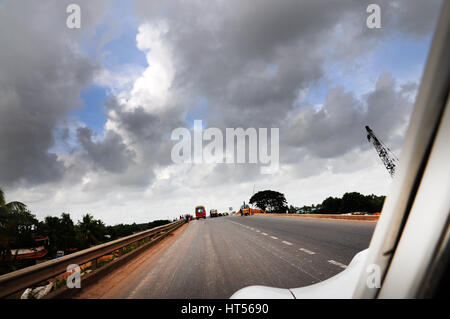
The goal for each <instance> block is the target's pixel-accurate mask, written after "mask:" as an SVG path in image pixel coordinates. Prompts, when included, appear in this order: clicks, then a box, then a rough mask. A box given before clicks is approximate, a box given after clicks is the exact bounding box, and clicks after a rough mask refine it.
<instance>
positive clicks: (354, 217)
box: [255, 213, 380, 221]
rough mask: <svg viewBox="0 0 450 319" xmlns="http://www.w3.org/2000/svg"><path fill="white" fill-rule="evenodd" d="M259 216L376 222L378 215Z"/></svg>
mask: <svg viewBox="0 0 450 319" xmlns="http://www.w3.org/2000/svg"><path fill="white" fill-rule="evenodd" d="M255 215H261V216H273V217H292V218H325V219H341V220H365V221H378V218H380V215H339V214H267V213H266V214H264V213H262V214H255Z"/></svg>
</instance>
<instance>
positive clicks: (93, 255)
mask: <svg viewBox="0 0 450 319" xmlns="http://www.w3.org/2000/svg"><path fill="white" fill-rule="evenodd" d="M184 223H185V221H184V220H179V221H176V222H173V223H170V224H167V225H163V226H158V227H155V228H152V229H149V230H145V231H143V232H139V233H136V234H133V235H130V236H127V237H123V238H120V239H117V240H114V241H111V242H107V243H104V244H101V245H97V246H94V247H91V248H88V249H85V250H82V251H79V252H76V253H73V254H70V255H67V256H64V257H61V258H56V259H52V260H49V261H46V262H43V263H40V264H37V265H34V266H31V267H27V268H23V269H20V270H17V271H14V272H11V273H8V274H5V275H3V276H0V298H6V297H10V298H11V297H13V298H14V297H18V296H16V294H17V293H20V292H21V291H24V290H25V289H26V288H31V287H35V286H43V285H48V283H49V282H53V284H54V289H56V288H59V289H56V290H55V291H53V292H52V293H50V295H49V297H50V298H55V297H64V296H65V295H68V294H70V293H73V292H76V291H77V290H79V289H76V288H73V289H69V288H68V287H67V286H66V285H65V280H64V279H63V280H59V282H58V278H64V274H67V267H68V266H69V265H79V266H80V268H81V269H82V270H83V274H82V277H81V282H82V285H83V286H85V285H86V283H87V282H88V281H92V279H94V278H96V277H99V275H100V274H101V273H105V272H107V271H108V270H111V269H112V268H113V266H118V265H119V264H122V263H123V262H124V261H125V260H129V259H130V258H131V257H134V256H135V255H136V254H137V253H139V252H141V251H142V250H143V249H145V248H146V247H149V246H151V245H153V244H154V243H156V242H158V241H160V240H161V239H162V238H164V237H166V236H167V235H169V234H170V233H171V232H172V231H174V230H175V229H177V228H179V227H180V226H182V225H183V224H184ZM59 286H60V287H59Z"/></svg>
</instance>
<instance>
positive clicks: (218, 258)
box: [79, 216, 376, 299]
mask: <svg viewBox="0 0 450 319" xmlns="http://www.w3.org/2000/svg"><path fill="white" fill-rule="evenodd" d="M375 225H376V223H375V222H365V221H343V220H328V219H313V218H288V217H268V216H228V217H218V218H213V219H210V218H208V219H206V220H198V221H193V222H191V223H189V224H188V225H186V226H185V228H184V230H183V231H180V232H178V233H177V234H175V236H174V238H169V239H167V242H166V243H165V244H164V242H165V241H164V242H163V243H162V245H163V246H161V247H156V248H151V249H149V251H148V252H145V253H143V255H142V256H140V257H139V259H138V260H137V261H135V264H132V265H129V266H124V267H125V268H123V267H121V268H123V269H120V268H119V269H118V270H117V271H115V272H113V273H112V274H111V275H108V276H107V277H105V278H103V279H100V281H99V282H98V283H96V284H95V285H94V286H92V287H87V288H86V289H84V290H83V291H82V293H81V294H80V295H79V298H170V299H183V298H189V299H191V298H192V299H195V298H200V299H202V298H229V297H230V296H231V295H232V294H233V293H234V292H235V291H237V290H238V289H240V288H243V287H246V286H250V285H265V286H271V287H278V288H296V287H302V286H306V285H310V284H313V283H317V282H319V281H322V280H324V279H327V278H329V277H331V276H333V275H335V274H337V273H339V272H340V271H342V270H343V269H344V268H345V266H346V265H348V264H349V263H350V261H351V259H352V258H353V256H354V255H355V254H356V253H358V252H359V251H361V250H363V249H365V248H367V247H368V246H369V242H370V239H371V237H372V233H373V230H374V228H375ZM127 267H128V268H127Z"/></svg>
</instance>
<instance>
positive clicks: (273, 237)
mask: <svg viewBox="0 0 450 319" xmlns="http://www.w3.org/2000/svg"><path fill="white" fill-rule="evenodd" d="M270 238H272V239H278V237H275V236H270Z"/></svg>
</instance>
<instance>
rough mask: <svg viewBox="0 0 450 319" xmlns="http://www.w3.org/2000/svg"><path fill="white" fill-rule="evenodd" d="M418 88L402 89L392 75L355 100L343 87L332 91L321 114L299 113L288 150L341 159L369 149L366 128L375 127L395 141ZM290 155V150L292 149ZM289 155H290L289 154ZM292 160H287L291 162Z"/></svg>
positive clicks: (309, 109)
mask: <svg viewBox="0 0 450 319" xmlns="http://www.w3.org/2000/svg"><path fill="white" fill-rule="evenodd" d="M413 87H415V85H414V84H412V83H409V84H408V85H404V86H401V87H400V88H399V87H398V85H397V83H396V81H395V79H394V78H393V76H392V75H391V74H390V73H384V74H382V75H381V76H380V77H379V79H378V81H377V84H376V88H375V89H374V90H373V91H371V92H369V93H368V94H366V95H365V96H363V97H362V98H361V99H358V98H356V97H355V95H354V93H352V92H346V91H345V90H344V89H343V88H342V87H338V88H335V89H333V90H331V91H330V92H329V94H328V96H327V99H326V102H325V104H324V105H323V107H322V108H321V109H319V110H315V109H314V108H313V107H312V106H305V107H303V108H301V109H300V110H299V112H298V113H297V114H296V116H295V118H294V119H293V120H292V122H291V125H289V126H287V127H286V129H285V130H283V131H282V132H283V133H285V136H284V138H285V142H286V143H287V145H286V147H289V146H291V147H299V148H303V149H305V150H307V151H308V153H310V155H315V156H317V157H320V158H333V157H338V156H341V155H343V154H345V153H347V152H349V151H351V150H355V149H366V148H368V147H369V144H368V143H367V140H366V138H365V136H366V134H365V130H364V126H365V125H369V126H371V127H372V128H373V129H374V130H375V131H376V132H378V133H379V136H380V138H381V136H383V140H384V142H386V143H389V144H390V145H392V142H394V141H395V142H396V143H395V144H396V145H395V146H399V144H398V141H397V140H395V139H396V138H397V137H398V134H400V136H402V135H401V134H402V133H404V132H401V131H400V132H399V131H398V130H399V129H401V128H404V127H405V125H406V124H407V122H408V119H409V115H410V114H411V110H412V106H413V103H412V101H411V100H410V98H409V96H408V95H407V94H409V93H410V91H411V89H412V88H413ZM288 151H289V149H288ZM285 155H286V154H285ZM288 157H289V156H287V157H286V158H287V159H288Z"/></svg>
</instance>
